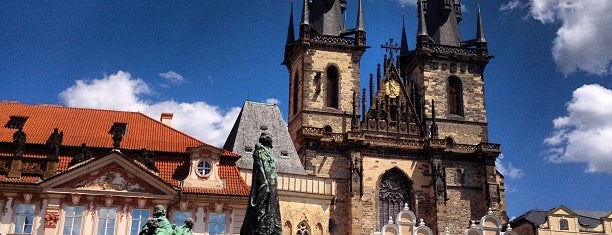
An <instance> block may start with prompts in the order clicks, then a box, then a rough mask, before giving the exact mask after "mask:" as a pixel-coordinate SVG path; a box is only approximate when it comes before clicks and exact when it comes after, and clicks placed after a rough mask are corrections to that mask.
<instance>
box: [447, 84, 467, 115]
mask: <svg viewBox="0 0 612 235" xmlns="http://www.w3.org/2000/svg"><path fill="white" fill-rule="evenodd" d="M447 100H448V112H449V113H450V114H455V115H459V116H463V88H462V86H461V80H459V78H458V77H450V78H449V79H448V93H447Z"/></svg>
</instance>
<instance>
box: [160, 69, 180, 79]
mask: <svg viewBox="0 0 612 235" xmlns="http://www.w3.org/2000/svg"><path fill="white" fill-rule="evenodd" d="M159 76H160V77H162V78H164V79H166V80H168V81H170V82H183V81H185V78H184V77H183V75H180V74H178V73H177V72H174V71H172V70H170V71H168V72H165V73H160V74H159Z"/></svg>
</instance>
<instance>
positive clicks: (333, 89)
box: [325, 66, 339, 108]
mask: <svg viewBox="0 0 612 235" xmlns="http://www.w3.org/2000/svg"><path fill="white" fill-rule="evenodd" d="M325 74H326V76H327V78H326V80H325V90H326V93H325V104H326V106H327V107H331V108H338V98H339V97H338V90H339V88H338V77H339V76H338V68H337V67H336V66H329V67H328V68H327V71H326V73H325Z"/></svg>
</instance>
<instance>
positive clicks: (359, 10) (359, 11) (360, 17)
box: [355, 0, 365, 32]
mask: <svg viewBox="0 0 612 235" xmlns="http://www.w3.org/2000/svg"><path fill="white" fill-rule="evenodd" d="M355 30H356V31H363V32H365V24H364V20H363V4H362V2H361V0H359V7H358V8H357V27H356V28H355Z"/></svg>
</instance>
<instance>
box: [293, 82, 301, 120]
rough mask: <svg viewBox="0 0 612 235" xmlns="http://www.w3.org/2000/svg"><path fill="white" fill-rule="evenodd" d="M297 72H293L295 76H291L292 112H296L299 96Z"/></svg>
mask: <svg viewBox="0 0 612 235" xmlns="http://www.w3.org/2000/svg"><path fill="white" fill-rule="evenodd" d="M299 77H300V75H299V73H295V76H293V114H296V113H297V110H298V98H299V93H298V92H299V89H298V88H299V85H300V82H299Z"/></svg>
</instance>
